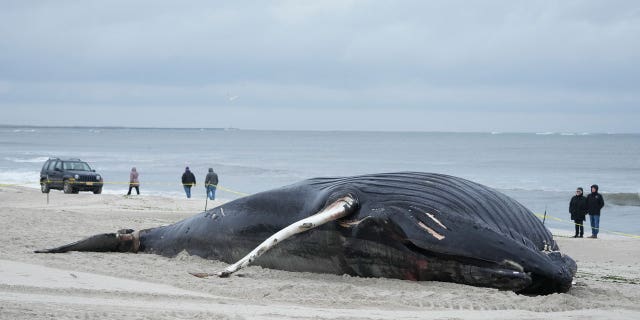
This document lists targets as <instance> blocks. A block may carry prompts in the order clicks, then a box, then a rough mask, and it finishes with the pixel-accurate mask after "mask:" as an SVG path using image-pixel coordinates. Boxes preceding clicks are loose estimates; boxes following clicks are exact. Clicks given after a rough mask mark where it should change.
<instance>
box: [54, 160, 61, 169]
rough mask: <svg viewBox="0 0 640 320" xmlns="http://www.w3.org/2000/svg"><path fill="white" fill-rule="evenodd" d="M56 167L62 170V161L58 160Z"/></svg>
mask: <svg viewBox="0 0 640 320" xmlns="http://www.w3.org/2000/svg"><path fill="white" fill-rule="evenodd" d="M54 168H56V169H60V170H62V162H60V161H56V165H55V167H54Z"/></svg>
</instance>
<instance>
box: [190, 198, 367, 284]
mask: <svg viewBox="0 0 640 320" xmlns="http://www.w3.org/2000/svg"><path fill="white" fill-rule="evenodd" d="M356 207H357V204H356V200H355V199H354V198H353V197H352V196H350V195H349V196H346V197H343V198H340V199H338V200H336V201H335V202H333V203H332V204H330V205H328V206H326V207H325V208H324V209H322V210H320V212H318V213H316V214H314V215H312V216H310V217H307V218H304V219H302V220H299V221H296V222H294V223H292V224H290V225H289V226H287V227H285V228H284V229H282V230H280V231H278V232H276V233H275V234H273V235H272V236H271V237H269V238H267V240H265V241H263V242H262V243H261V244H260V245H258V246H257V247H256V248H255V249H253V251H251V252H250V253H249V254H247V255H246V256H245V257H244V258H242V259H240V260H239V261H238V262H236V263H234V264H232V265H230V266H229V267H227V268H226V269H224V270H223V271H221V272H218V273H197V272H195V273H194V272H190V273H191V274H192V275H194V276H196V277H199V278H206V277H209V276H219V277H222V278H226V277H228V276H230V275H231V274H232V273H234V272H236V271H238V270H240V269H242V268H244V267H246V266H248V265H249V264H251V263H252V262H253V261H254V260H256V259H257V258H258V257H259V256H261V255H262V254H263V253H265V252H266V251H267V250H269V249H271V248H273V247H274V246H275V245H276V244H278V243H280V242H282V241H284V240H286V239H288V238H289V237H291V236H293V235H295V234H298V233H301V232H305V231H308V230H311V229H313V228H316V227H319V226H321V225H323V224H325V223H327V222H330V221H334V220H337V219H340V218H342V217H345V216H347V215H349V214H350V213H352V212H353V211H354V210H355V208H356Z"/></svg>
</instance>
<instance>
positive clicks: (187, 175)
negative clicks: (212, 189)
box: [182, 167, 196, 199]
mask: <svg viewBox="0 0 640 320" xmlns="http://www.w3.org/2000/svg"><path fill="white" fill-rule="evenodd" d="M195 185H196V176H194V175H193V172H191V171H190V170H189V167H186V168H185V169H184V173H183V174H182V186H183V187H184V193H186V194H187V199H190V198H191V187H193V186H195Z"/></svg>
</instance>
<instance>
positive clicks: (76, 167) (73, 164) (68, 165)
mask: <svg viewBox="0 0 640 320" xmlns="http://www.w3.org/2000/svg"><path fill="white" fill-rule="evenodd" d="M63 168H64V170H73V171H91V167H89V165H88V164H87V163H85V162H81V161H65V162H64V164H63Z"/></svg>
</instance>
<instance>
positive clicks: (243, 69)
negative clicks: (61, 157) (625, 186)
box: [0, 0, 640, 130]
mask: <svg viewBox="0 0 640 320" xmlns="http://www.w3.org/2000/svg"><path fill="white" fill-rule="evenodd" d="M639 34H640V5H639V4H638V3H637V2H635V1H613V2H606V3H605V2H602V1H563V2H557V1H536V2H530V1H485V2H482V3H475V2H468V1H446V2H445V1H443V2H435V1H428V2H427V1H403V2H401V3H397V2H393V1H357V0H355V1H321V2H300V1H274V2H261V1H258V2H255V1H237V2H232V3H227V2H210V1H194V2H189V3H187V4H185V3H175V2H163V1H160V2H158V1H139V2H135V3H130V2H125V1H113V2H109V3H104V2H94V1H87V2H82V3H78V2H76V1H56V2H55V3H53V2H19V1H16V2H12V1H7V2H3V3H1V4H0V49H1V50H0V70H2V73H0V83H1V85H0V105H3V106H9V105H11V106H27V105H31V106H35V105H39V106H43V107H44V106H46V105H64V104H70V105H81V104H86V105H89V106H102V107H104V108H113V107H117V106H127V107H129V108H130V109H131V108H134V109H135V108H136V107H137V106H140V107H145V108H146V107H148V106H163V107H164V106H167V107H168V106H174V107H176V108H180V107H181V106H184V105H190V106H194V108H195V106H200V107H202V108H212V107H213V108H223V109H224V108H226V105H225V104H228V102H229V101H228V99H226V98H225V97H226V95H227V94H229V93H230V92H231V94H233V95H240V96H242V98H241V99H237V100H236V101H234V103H235V104H236V106H237V107H242V108H247V110H260V109H270V110H275V109H277V108H279V110H284V109H286V108H293V107H297V108H303V109H304V110H307V112H309V114H312V113H313V112H316V111H317V110H325V109H327V108H330V109H349V110H351V109H353V110H355V111H356V112H357V111H361V110H362V109H366V108H372V109H378V108H394V109H403V110H405V109H406V110H408V111H407V112H409V113H411V112H413V110H424V111H425V112H443V111H445V110H448V111H449V112H452V114H453V113H455V112H470V111H473V110H478V109H481V110H484V111H487V112H506V113H507V114H513V113H515V112H516V111H519V112H527V113H529V114H535V113H536V112H543V111H544V112H551V111H554V110H555V111H557V112H558V116H563V117H564V116H568V114H567V112H578V111H580V112H590V113H592V114H598V113H602V112H601V109H608V110H611V111H612V112H618V113H624V112H633V108H634V107H635V106H637V105H638V102H640V101H639V97H638V93H637V92H640V64H639V63H638V61H639V58H640V43H639V42H638V41H637V40H636V39H637V38H638V35H639ZM312 110H313V111H312ZM3 113H6V114H5V115H4V116H5V118H6V119H9V118H11V119H14V120H15V121H17V120H19V119H21V117H24V114H21V113H19V112H18V111H11V112H9V111H3ZM369 114H371V117H373V116H375V115H382V113H376V112H372V113H369ZM365 115H366V114H365ZM223 116H224V115H223ZM361 116H362V115H361ZM157 117H161V115H157ZM300 117H304V116H303V115H300ZM375 120H376V121H377V120H378V119H375ZM381 120H384V119H381ZM112 121H113V122H118V121H120V120H118V119H115V118H114V119H112ZM148 121H149V123H153V121H155V118H152V119H149V120H148ZM162 121H165V120H164V119H160V118H158V119H157V122H158V123H160V122H162ZM488 121H490V122H491V120H490V119H488ZM247 123H248V122H247ZM271 123H273V124H274V127H275V126H277V125H276V123H278V119H273V121H272V122H271ZM491 123H494V122H491ZM495 124H496V125H498V124H499V123H497V122H495ZM451 125H452V130H457V128H458V127H457V126H456V122H455V121H454V122H452V123H451ZM238 126H242V125H238ZM611 126H613V127H615V122H613V121H611ZM459 127H460V128H462V127H463V126H462V125H460V126H459ZM376 128H378V126H376Z"/></svg>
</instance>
